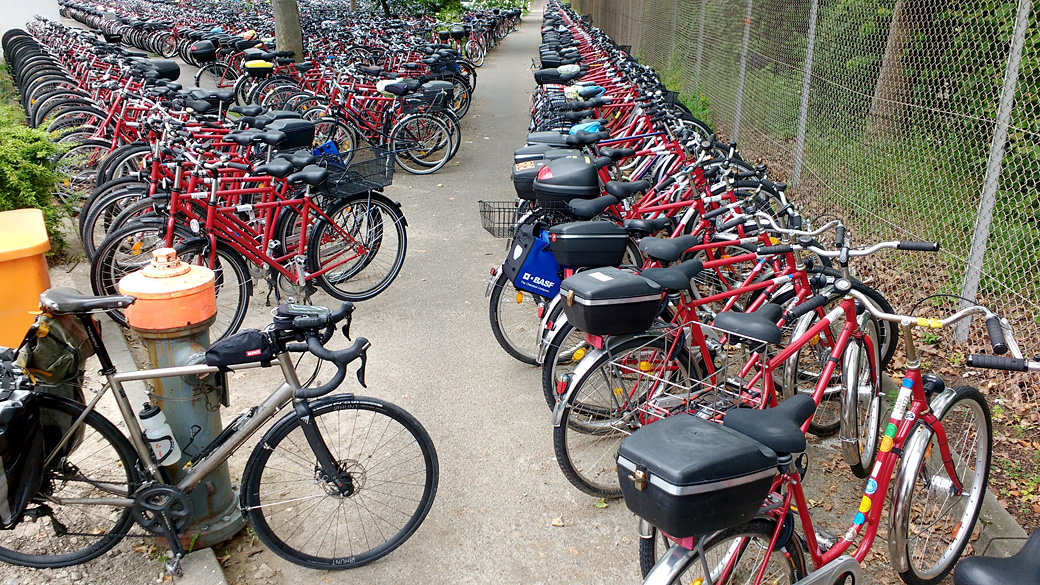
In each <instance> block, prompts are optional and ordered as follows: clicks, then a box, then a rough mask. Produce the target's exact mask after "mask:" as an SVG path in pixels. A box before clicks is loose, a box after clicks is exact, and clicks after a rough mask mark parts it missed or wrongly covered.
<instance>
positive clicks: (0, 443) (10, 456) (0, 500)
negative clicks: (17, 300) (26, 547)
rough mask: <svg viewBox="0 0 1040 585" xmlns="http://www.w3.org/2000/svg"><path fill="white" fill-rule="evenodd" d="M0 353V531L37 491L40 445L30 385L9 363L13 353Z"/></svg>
mask: <svg viewBox="0 0 1040 585" xmlns="http://www.w3.org/2000/svg"><path fill="white" fill-rule="evenodd" d="M0 353H2V358H0V359H2V361H0V529H4V530H7V529H10V528H13V527H14V526H15V525H17V524H18V523H19V522H20V521H21V519H22V513H23V512H25V509H26V507H27V506H28V505H29V501H30V500H32V498H33V497H34V496H35V495H36V493H37V492H39V490H40V482H41V479H42V478H43V458H44V444H43V432H42V430H41V426H40V407H39V403H38V402H37V400H38V399H37V397H36V395H35V394H33V392H32V382H31V380H30V379H29V377H28V376H25V375H22V374H21V370H20V368H17V366H15V365H14V364H13V363H12V360H13V359H14V351H13V350H10V349H7V348H3V351H2V352H0Z"/></svg>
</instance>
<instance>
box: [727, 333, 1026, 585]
mask: <svg viewBox="0 0 1040 585" xmlns="http://www.w3.org/2000/svg"><path fill="white" fill-rule="evenodd" d="M726 314H727V313H723V315H726ZM815 412H816V402H814V401H813V399H812V398H811V397H810V396H808V395H806V394H795V395H794V396H792V397H790V398H787V399H785V400H784V401H783V402H781V403H780V404H779V405H778V406H776V407H774V408H766V409H758V408H734V409H731V410H728V411H726V415H725V416H724V417H723V418H722V426H724V427H729V428H731V429H733V430H734V431H737V432H738V433H741V434H744V435H747V436H749V437H751V438H752V439H754V440H756V441H758V442H759V443H762V444H763V445H765V446H766V447H769V448H770V449H772V450H773V451H776V453H777V455H783V454H791V453H801V452H802V451H805V433H803V432H802V429H801V426H802V425H803V424H805V421H807V420H809V418H810V417H811V416H812V415H813V414H814V413H815ZM1003 585H1006V583H1005V584H1003Z"/></svg>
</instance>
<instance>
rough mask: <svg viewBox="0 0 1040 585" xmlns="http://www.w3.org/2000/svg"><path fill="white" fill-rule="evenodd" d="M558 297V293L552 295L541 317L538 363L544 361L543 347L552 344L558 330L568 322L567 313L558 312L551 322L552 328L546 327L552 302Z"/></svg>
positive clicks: (557, 334)
mask: <svg viewBox="0 0 1040 585" xmlns="http://www.w3.org/2000/svg"><path fill="white" fill-rule="evenodd" d="M559 298H560V296H559V295H557V296H555V297H553V301H552V303H550V304H549V306H548V307H547V308H546V311H545V315H544V316H543V317H542V332H543V334H542V335H541V336H539V340H538V363H539V364H540V363H542V362H543V361H545V349H546V348H547V347H549V346H550V345H552V342H553V341H555V340H556V338H557V337H558V336H559V335H560V330H561V329H563V326H564V325H566V324H567V323H568V321H567V314H566V313H562V312H561V313H560V314H559V316H558V317H556V321H554V322H553V324H552V328H551V329H550V328H549V327H548V325H549V324H548V322H547V321H548V317H549V315H550V314H551V313H550V310H551V309H552V308H553V304H554V303H556V302H557V299H559Z"/></svg>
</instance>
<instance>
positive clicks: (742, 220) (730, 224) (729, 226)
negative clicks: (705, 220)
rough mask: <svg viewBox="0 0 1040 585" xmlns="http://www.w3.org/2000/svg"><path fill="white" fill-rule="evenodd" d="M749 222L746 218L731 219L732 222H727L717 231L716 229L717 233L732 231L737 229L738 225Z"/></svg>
mask: <svg viewBox="0 0 1040 585" xmlns="http://www.w3.org/2000/svg"><path fill="white" fill-rule="evenodd" d="M747 220H748V218H746V217H738V218H736V219H731V220H729V221H727V222H726V223H724V224H722V225H720V226H719V227H717V228H715V229H716V231H720V232H724V231H726V230H731V229H733V228H735V227H737V226H738V225H744V223H746V222H747Z"/></svg>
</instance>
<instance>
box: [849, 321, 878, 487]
mask: <svg viewBox="0 0 1040 585" xmlns="http://www.w3.org/2000/svg"><path fill="white" fill-rule="evenodd" d="M864 317H865V319H864ZM860 322H861V325H860V329H861V330H862V331H863V335H864V336H863V339H854V340H852V341H851V342H850V343H849V345H848V346H846V348H845V354H844V355H843V357H842V367H841V392H842V397H841V400H842V404H841V428H840V429H839V431H840V432H839V436H840V437H841V452H842V457H843V458H844V459H845V462H846V463H848V464H849V467H851V468H852V473H853V474H854V475H855V476H856V477H859V478H862V479H866V478H867V477H869V476H870V470H871V468H872V467H874V460H875V459H877V448H878V437H879V435H880V432H881V398H882V394H881V375H880V373H879V367H880V364H881V351H880V344H879V343H878V341H877V340H878V327H877V319H875V318H873V317H871V316H869V314H866V313H865V314H864V315H861V316H860Z"/></svg>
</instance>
